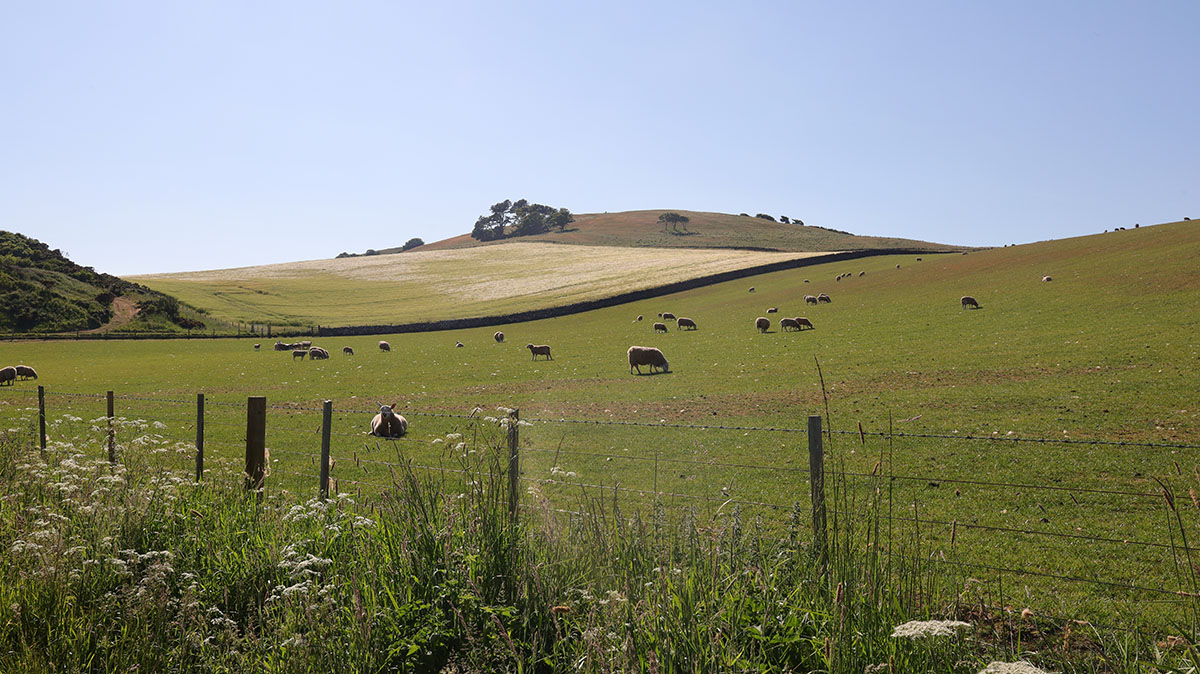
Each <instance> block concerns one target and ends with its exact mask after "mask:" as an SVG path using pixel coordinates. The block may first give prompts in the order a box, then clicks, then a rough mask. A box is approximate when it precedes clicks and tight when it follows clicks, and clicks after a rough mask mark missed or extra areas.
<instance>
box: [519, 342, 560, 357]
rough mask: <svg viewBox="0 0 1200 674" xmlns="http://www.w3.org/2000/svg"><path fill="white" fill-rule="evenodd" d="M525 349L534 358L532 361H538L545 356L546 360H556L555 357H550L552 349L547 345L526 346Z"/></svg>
mask: <svg viewBox="0 0 1200 674" xmlns="http://www.w3.org/2000/svg"><path fill="white" fill-rule="evenodd" d="M525 348H526V349H529V353H530V355H531V356H533V357H532V358H530V360H537V357H538V356H545V357H546V360H554V356H551V355H550V347H549V346H547V345H545V344H526V345H525Z"/></svg>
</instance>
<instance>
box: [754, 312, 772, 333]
mask: <svg viewBox="0 0 1200 674" xmlns="http://www.w3.org/2000/svg"><path fill="white" fill-rule="evenodd" d="M754 327H756V328H758V331H759V332H766V331H767V330H770V329H771V319H769V318H767V317H766V316H759V317H758V318H756V319H754Z"/></svg>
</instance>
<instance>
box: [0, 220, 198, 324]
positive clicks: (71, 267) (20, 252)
mask: <svg viewBox="0 0 1200 674" xmlns="http://www.w3.org/2000/svg"><path fill="white" fill-rule="evenodd" d="M187 313H188V312H187V310H186V309H185V308H181V306H180V304H179V301H178V300H176V299H175V298H174V297H171V296H169V295H166V294H164V293H161V292H158V291H154V290H151V289H149V288H147V287H145V286H142V285H138V284H136V283H132V282H130V281H127V280H125V279H122V278H118V277H116V276H112V275H111V274H104V273H101V272H97V271H96V270H95V269H92V268H91V267H84V266H81V265H78V264H76V263H74V262H72V261H71V260H69V259H67V257H66V256H65V255H63V253H62V251H60V250H58V249H51V248H50V246H49V245H47V244H45V243H42V242H41V241H38V240H37V239H32V238H30V237H27V236H25V235H23V234H18V233H15V232H6V231H0V330H3V331H7V332H18V333H53V332H74V331H83V330H95V329H100V328H105V327H111V328H114V329H115V328H118V327H119V328H120V329H122V330H153V331H161V330H178V329H181V328H183V329H188V328H202V327H204V323H202V322H200V321H199V320H197V319H196V318H194V317H189V316H187V315H186V314H187Z"/></svg>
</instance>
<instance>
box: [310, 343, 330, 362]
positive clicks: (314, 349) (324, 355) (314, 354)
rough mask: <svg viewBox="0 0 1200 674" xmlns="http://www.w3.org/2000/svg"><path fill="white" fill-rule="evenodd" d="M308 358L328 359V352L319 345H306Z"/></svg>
mask: <svg viewBox="0 0 1200 674" xmlns="http://www.w3.org/2000/svg"><path fill="white" fill-rule="evenodd" d="M308 359H309V360H329V352H328V351H326V350H325V349H322V348H321V347H319V346H310V347H308Z"/></svg>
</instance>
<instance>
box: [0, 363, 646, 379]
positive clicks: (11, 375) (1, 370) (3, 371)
mask: <svg viewBox="0 0 1200 674" xmlns="http://www.w3.org/2000/svg"><path fill="white" fill-rule="evenodd" d="M631 358H632V356H631ZM16 380H17V368H15V367H13V366H12V365H9V366H8V367H0V386H3V385H4V384H8V385H9V386H12V383H13V382H15V381H16Z"/></svg>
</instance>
